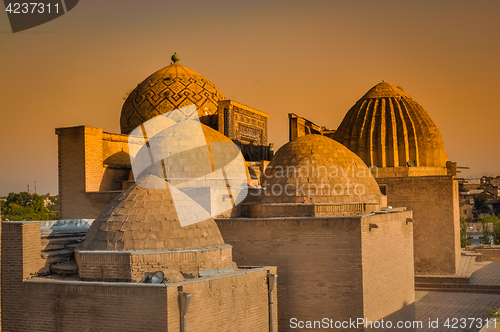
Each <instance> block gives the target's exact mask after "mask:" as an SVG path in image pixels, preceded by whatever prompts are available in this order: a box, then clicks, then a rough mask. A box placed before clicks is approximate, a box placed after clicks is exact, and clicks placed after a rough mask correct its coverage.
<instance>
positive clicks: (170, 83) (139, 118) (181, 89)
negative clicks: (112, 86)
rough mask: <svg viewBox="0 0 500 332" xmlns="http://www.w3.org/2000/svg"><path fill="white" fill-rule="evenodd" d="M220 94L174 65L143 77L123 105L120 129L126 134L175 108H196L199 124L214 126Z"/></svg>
mask: <svg viewBox="0 0 500 332" xmlns="http://www.w3.org/2000/svg"><path fill="white" fill-rule="evenodd" d="M223 99H224V95H223V94H222V93H221V92H220V91H219V90H218V89H217V88H216V87H215V85H213V84H212V83H211V82H210V81H209V80H207V79H206V78H205V77H203V76H201V75H200V74H198V73H197V72H195V71H193V70H191V69H189V68H186V67H184V66H182V65H180V64H179V63H177V62H174V63H173V64H171V65H170V66H167V67H165V68H162V69H160V70H158V71H157V72H155V73H154V74H152V75H151V76H149V77H148V78H146V79H145V80H144V81H143V82H142V83H140V84H139V85H138V86H137V87H136V88H135V89H134V90H133V91H132V92H131V93H130V95H129V96H128V98H127V100H126V101H125V103H124V104H123V108H122V112H121V117H120V127H121V132H122V134H129V133H130V132H131V131H132V130H133V129H135V128H136V127H137V126H139V125H141V124H142V123H144V122H145V121H147V120H149V119H152V118H154V117H156V116H158V115H161V114H164V113H167V112H170V111H172V110H175V109H177V108H180V107H183V106H188V105H191V104H194V105H196V107H197V109H198V114H199V116H200V118H201V119H202V121H203V123H205V124H208V125H210V126H215V125H216V124H217V116H216V115H215V114H216V112H217V107H218V102H219V100H223Z"/></svg>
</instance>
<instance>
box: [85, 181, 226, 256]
mask: <svg viewBox="0 0 500 332" xmlns="http://www.w3.org/2000/svg"><path fill="white" fill-rule="evenodd" d="M171 190H177V189H176V188H174V187H169V186H168V184H167V189H143V188H141V187H139V186H137V185H135V184H134V185H133V186H132V187H131V188H129V189H128V190H127V191H125V192H124V193H123V194H121V195H120V196H119V197H118V198H116V199H115V200H114V201H113V202H112V203H111V204H110V205H109V206H108V207H107V208H106V209H105V210H104V211H103V212H102V213H101V214H100V215H99V217H98V218H97V219H96V220H95V221H94V222H93V223H92V225H91V226H90V229H89V230H88V232H87V235H86V237H85V241H84V242H83V247H82V249H83V250H118V251H135V250H184V249H201V248H213V247H218V246H221V245H224V240H223V239H222V236H221V234H220V231H219V228H218V227H217V224H216V223H215V221H214V220H213V219H212V218H208V219H207V220H205V221H202V222H198V223H196V224H192V225H189V226H186V227H181V226H180V223H179V217H178V213H188V214H189V213H192V214H193V215H195V214H196V213H203V211H202V209H201V207H200V211H194V210H195V209H193V208H191V209H190V210H186V209H182V210H183V211H177V210H176V208H175V205H174V201H173V199H172V194H171ZM176 195H182V193H181V192H177V193H176ZM191 207H192V206H191Z"/></svg>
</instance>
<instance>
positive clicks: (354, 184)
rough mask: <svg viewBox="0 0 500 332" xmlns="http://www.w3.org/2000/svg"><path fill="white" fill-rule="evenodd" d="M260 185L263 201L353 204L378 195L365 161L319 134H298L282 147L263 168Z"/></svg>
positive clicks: (371, 199)
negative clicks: (262, 191) (262, 188)
mask: <svg viewBox="0 0 500 332" xmlns="http://www.w3.org/2000/svg"><path fill="white" fill-rule="evenodd" d="M287 172H288V173H287ZM287 186H288V187H287ZM263 187H264V195H263V198H262V203H264V204H271V203H354V202H356V203H357V202H369V201H374V200H375V201H377V200H378V199H379V198H380V196H381V193H380V189H379V186H378V185H377V182H376V181H375V179H374V178H373V176H372V175H371V173H370V170H369V169H368V167H367V166H366V165H365V163H364V162H363V161H362V160H361V159H360V158H359V157H358V156H356V155H355V154H354V153H353V152H351V151H349V150H348V149H347V148H346V147H345V146H343V145H342V144H340V143H338V142H336V141H334V140H332V139H330V138H328V137H325V136H322V135H306V136H301V137H299V138H297V139H295V140H293V141H291V142H288V143H287V144H285V145H284V146H282V147H281V148H280V149H279V150H278V152H277V153H276V155H275V156H274V158H273V159H272V160H271V162H270V163H269V165H268V167H267V168H266V172H265V180H264V181H263ZM273 187H274V189H273ZM279 188H282V189H283V190H282V191H280V190H279ZM285 188H288V189H287V190H285ZM301 188H302V189H301Z"/></svg>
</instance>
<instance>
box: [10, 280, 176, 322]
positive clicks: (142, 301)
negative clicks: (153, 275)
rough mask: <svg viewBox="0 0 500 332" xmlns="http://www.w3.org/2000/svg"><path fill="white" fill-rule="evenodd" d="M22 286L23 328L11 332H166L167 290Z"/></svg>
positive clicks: (44, 284)
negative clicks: (149, 331)
mask: <svg viewBox="0 0 500 332" xmlns="http://www.w3.org/2000/svg"><path fill="white" fill-rule="evenodd" d="M23 286H24V289H23V297H22V299H23V301H24V306H23V311H22V315H21V316H20V317H19V321H18V326H19V327H21V324H22V328H20V329H19V328H18V329H14V330H12V331H40V332H42V331H43V332H48V331H62V332H66V331H75V332H77V331H78V332H80V331H126V332H136V331H144V330H145V329H148V330H152V331H166V330H167V296H166V295H167V292H166V288H165V287H152V286H150V285H144V286H137V285H126V284H121V285H116V284H105V283H103V284H100V285H95V284H94V285H92V284H91V283H88V284H85V283H77V284H65V283H61V282H59V283H51V282H47V281H44V282H40V283H39V282H33V281H28V282H25V283H24V284H23ZM21 320H22V323H21Z"/></svg>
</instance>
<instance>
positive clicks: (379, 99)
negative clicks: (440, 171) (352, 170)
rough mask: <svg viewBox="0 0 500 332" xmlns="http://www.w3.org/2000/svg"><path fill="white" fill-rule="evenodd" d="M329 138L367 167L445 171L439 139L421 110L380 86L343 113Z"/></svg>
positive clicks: (388, 86) (400, 93) (397, 91)
mask: <svg viewBox="0 0 500 332" xmlns="http://www.w3.org/2000/svg"><path fill="white" fill-rule="evenodd" d="M333 138H334V139H335V140H336V141H338V142H340V143H342V144H343V145H345V146H346V147H348V148H349V149H350V150H351V151H353V152H354V153H356V154H357V155H358V156H360V157H361V159H363V161H364V162H365V163H366V164H367V165H368V166H377V167H398V166H407V165H411V166H426V167H446V161H447V160H448V156H447V155H446V153H445V149H444V143H443V138H442V136H441V133H440V132H439V129H438V128H437V126H436V125H435V124H434V122H433V121H432V119H431V118H430V117H429V115H428V114H427V112H426V111H425V110H424V109H423V107H422V106H421V105H420V104H419V103H417V102H416V101H414V100H413V99H412V98H410V97H409V96H408V95H407V94H405V93H404V92H403V91H401V90H400V89H398V88H396V87H395V86H393V85H391V84H389V83H386V82H382V83H379V84H377V85H376V86H374V87H373V88H371V89H370V90H369V91H368V92H367V93H366V94H365V95H364V96H363V97H362V98H361V99H360V100H358V101H357V102H356V104H355V105H354V106H353V107H352V108H351V109H350V110H349V112H347V114H346V116H345V117H344V120H343V121H342V123H341V124H340V126H339V127H338V129H337V131H336V132H335V134H334V136H333Z"/></svg>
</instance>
